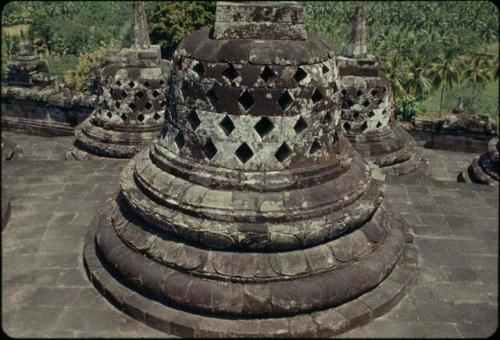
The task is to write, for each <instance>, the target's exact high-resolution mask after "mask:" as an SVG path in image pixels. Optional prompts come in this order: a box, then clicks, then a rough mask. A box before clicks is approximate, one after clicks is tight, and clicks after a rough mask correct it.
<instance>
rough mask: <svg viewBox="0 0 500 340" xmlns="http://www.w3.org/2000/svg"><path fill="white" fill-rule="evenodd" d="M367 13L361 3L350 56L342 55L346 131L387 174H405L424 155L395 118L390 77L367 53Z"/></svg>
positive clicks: (357, 13) (341, 75)
mask: <svg viewBox="0 0 500 340" xmlns="http://www.w3.org/2000/svg"><path fill="white" fill-rule="evenodd" d="M365 16H366V14H365V9H364V5H359V6H358V7H357V12H356V17H355V20H353V29H352V38H351V43H350V45H349V46H348V49H347V53H346V56H340V57H338V65H339V72H340V82H341V84H340V92H341V98H342V100H341V103H342V118H341V120H342V129H343V133H344V135H345V136H346V137H347V138H348V139H349V141H350V142H351V143H352V145H353V146H354V148H355V149H356V150H357V151H358V152H359V153H360V154H361V155H362V156H363V157H364V158H365V159H367V160H369V161H372V162H374V163H375V164H376V165H378V166H379V167H380V168H381V170H382V172H383V173H384V174H386V175H396V176H399V175H405V174H408V173H410V172H412V171H414V170H415V169H417V168H418V166H419V164H421V163H422V162H421V155H420V153H419V152H418V149H416V143H415V140H414V139H413V137H412V136H411V135H410V134H408V133H407V132H406V131H405V130H404V129H403V128H402V127H401V126H400V125H399V124H398V122H397V121H396V119H395V117H394V107H393V105H394V104H393V94H392V87H391V83H390V81H389V79H388V78H387V76H386V75H385V74H383V73H382V72H381V71H380V70H379V69H378V67H377V66H378V63H377V60H376V58H375V57H374V56H372V55H369V54H367V47H366V27H365V26H366V23H365V21H366V18H365Z"/></svg>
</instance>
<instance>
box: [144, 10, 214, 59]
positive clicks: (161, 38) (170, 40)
mask: <svg viewBox="0 0 500 340" xmlns="http://www.w3.org/2000/svg"><path fill="white" fill-rule="evenodd" d="M146 10H147V13H148V22H149V32H150V37H151V42H153V43H155V44H158V43H159V44H160V46H161V49H162V54H163V57H164V58H169V59H170V58H171V56H172V54H173V53H174V51H175V49H176V48H177V45H178V44H179V43H180V42H181V41H182V39H184V37H186V36H187V35H188V34H189V33H191V32H193V31H195V30H198V29H200V28H202V27H207V26H212V25H213V23H214V20H215V1H174V2H165V1H152V2H150V3H148V6H147V7H146Z"/></svg>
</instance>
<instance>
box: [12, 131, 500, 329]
mask: <svg viewBox="0 0 500 340" xmlns="http://www.w3.org/2000/svg"><path fill="white" fill-rule="evenodd" d="M18 137H19V138H21V137H24V136H21V135H19V136H18ZM29 137H30V138H31V139H30V138H27V139H23V140H24V142H26V143H28V141H29V143H37V142H38V143H41V144H44V140H45V139H47V140H49V139H50V138H45V139H44V138H43V137H35V136H29ZM50 140H51V141H50V142H47V143H48V144H47V145H46V146H43V147H39V148H38V149H37V150H39V151H40V150H41V151H40V152H39V153H38V154H36V152H35V151H34V149H33V152H25V155H26V156H25V158H23V159H20V160H15V161H9V162H4V163H3V164H2V182H3V186H4V190H5V192H6V193H7V194H9V195H11V196H12V197H13V201H12V217H11V220H10V222H9V223H8V225H7V226H6V228H5V229H4V231H3V232H2V326H3V329H4V331H5V332H6V333H7V334H8V335H10V336H13V337H45V338H68V337H73V338H74V337H86V338H89V337H97V338H99V337H111V338H117V337H170V336H169V335H168V334H164V333H161V332H159V331H157V330H155V329H152V328H150V327H147V326H145V325H143V324H141V323H139V322H137V321H135V320H133V319H132V318H130V317H128V316H127V315H125V314H124V313H122V312H120V311H118V310H117V309H116V308H115V307H114V306H112V305H111V304H110V303H109V302H108V301H107V300H106V299H105V298H103V297H102V296H101V295H100V294H99V293H98V292H97V290H95V289H94V287H93V286H92V284H91V283H90V282H89V281H88V278H87V276H86V274H85V270H84V268H83V263H82V250H83V242H84V237H85V234H86V232H87V229H88V226H89V224H90V221H91V220H92V218H93V217H94V215H95V211H96V209H97V208H98V207H99V206H100V205H102V204H103V202H104V200H105V199H107V198H109V197H111V196H113V195H114V194H115V193H116V190H117V189H118V182H119V174H120V171H121V169H122V168H123V167H124V166H125V164H126V163H127V161H120V160H96V161H85V162H77V161H68V162H64V161H60V160H56V159H55V158H56V157H55V153H54V150H55V149H58V148H59V149H60V150H65V147H66V145H64V147H62V146H61V145H59V143H56V142H54V144H51V143H53V141H52V139H50ZM29 143H28V144H29ZM49 146H51V147H49ZM429 155H430V156H429ZM31 156H33V157H34V158H30V157H31ZM425 156H426V157H427V158H428V160H429V164H430V169H431V177H429V178H424V179H419V178H411V177H397V178H391V179H389V180H388V193H387V200H388V201H391V203H392V204H393V206H394V208H395V209H396V210H397V211H399V212H400V213H401V214H402V216H403V217H404V218H405V219H406V220H407V221H408V222H410V223H411V224H412V231H413V233H414V235H415V244H416V245H417V247H418V249H419V263H420V269H419V273H418V277H417V280H416V283H415V285H414V286H413V288H412V289H411V290H410V293H409V294H408V295H407V296H406V297H404V298H403V300H402V301H401V302H400V303H399V304H398V305H396V307H394V308H393V309H392V310H391V311H389V312H388V313H387V314H385V315H383V316H382V317H380V318H378V319H376V320H375V321H373V322H372V323H370V324H368V325H366V326H364V327H361V328H357V329H354V330H352V331H350V332H348V333H345V334H343V335H341V336H340V337H370V338H374V337H376V338H379V337H382V338H385V337H441V338H443V337H483V336H488V335H490V334H492V333H493V332H494V331H495V330H496V328H497V326H498V293H497V292H498V188H496V189H495V188H492V187H488V186H482V185H474V184H464V183H456V182H455V180H454V178H453V175H454V172H455V171H457V173H458V171H459V170H458V169H461V167H460V166H459V163H460V162H461V161H462V160H463V159H465V158H466V157H465V156H468V157H467V159H470V158H469V157H472V156H473V155H471V154H465V155H462V154H460V153H453V152H442V151H436V150H425ZM61 157H64V152H62V156H61ZM33 159H36V160H37V161H33ZM447 159H448V160H449V162H448V163H447V164H448V165H449V166H447V167H446V169H447V170H446V171H445V173H444V175H442V171H441V170H442V169H441V167H442V164H441V163H440V162H441V160H444V161H446V160H447ZM455 165H456V168H455ZM436 167H438V168H439V170H437V169H436ZM446 178H448V179H450V181H448V182H446V181H439V180H437V179H446ZM452 179H453V180H452Z"/></svg>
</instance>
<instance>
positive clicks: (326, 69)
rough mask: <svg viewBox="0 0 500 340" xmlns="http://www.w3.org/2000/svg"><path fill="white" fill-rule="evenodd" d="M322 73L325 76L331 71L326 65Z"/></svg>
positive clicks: (322, 68)
mask: <svg viewBox="0 0 500 340" xmlns="http://www.w3.org/2000/svg"><path fill="white" fill-rule="evenodd" d="M321 71H322V72H323V74H325V73H328V71H330V69H329V68H328V67H327V66H326V65H323V66H322V67H321Z"/></svg>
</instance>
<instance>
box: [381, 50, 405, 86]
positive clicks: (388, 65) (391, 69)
mask: <svg viewBox="0 0 500 340" xmlns="http://www.w3.org/2000/svg"><path fill="white" fill-rule="evenodd" d="M381 69H382V71H383V72H384V73H385V74H386V75H387V77H388V78H389V79H390V80H391V83H392V87H393V89H394V96H398V95H399V94H400V93H402V92H404V86H403V84H404V82H405V76H406V75H407V71H406V65H405V63H404V60H403V59H402V58H401V56H400V54H399V53H396V52H393V53H390V54H389V55H388V56H387V58H386V59H385V60H384V62H383V63H381Z"/></svg>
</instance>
